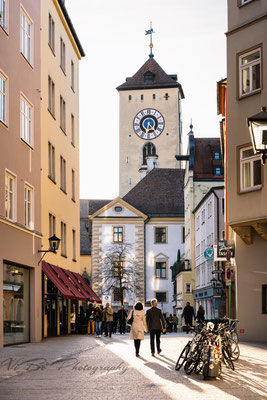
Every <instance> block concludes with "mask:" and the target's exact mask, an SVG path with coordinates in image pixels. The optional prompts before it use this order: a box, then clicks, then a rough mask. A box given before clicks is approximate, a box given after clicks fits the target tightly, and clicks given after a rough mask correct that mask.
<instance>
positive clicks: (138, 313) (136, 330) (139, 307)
mask: <svg viewBox="0 0 267 400" xmlns="http://www.w3.org/2000/svg"><path fill="white" fill-rule="evenodd" d="M132 315H133V323H132V325H131V330H130V339H132V340H134V347H135V355H136V357H139V350H140V345H141V340H144V332H146V333H147V332H148V329H147V323H146V316H145V312H144V307H143V304H142V303H141V302H140V301H137V302H136V303H135V305H134V309H133V310H132V312H131V313H130V314H129V316H128V318H127V320H129V319H130V318H131V316H132Z"/></svg>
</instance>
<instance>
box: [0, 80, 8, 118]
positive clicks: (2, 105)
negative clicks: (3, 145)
mask: <svg viewBox="0 0 267 400" xmlns="http://www.w3.org/2000/svg"><path fill="white" fill-rule="evenodd" d="M6 81H7V79H6V77H5V76H4V75H3V74H1V72H0V121H2V122H4V123H6V88H7V85H6Z"/></svg>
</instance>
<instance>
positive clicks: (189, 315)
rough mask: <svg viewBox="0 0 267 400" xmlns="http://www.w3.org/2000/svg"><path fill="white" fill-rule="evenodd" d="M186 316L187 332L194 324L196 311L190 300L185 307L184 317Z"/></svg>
mask: <svg viewBox="0 0 267 400" xmlns="http://www.w3.org/2000/svg"><path fill="white" fill-rule="evenodd" d="M183 318H184V322H185V326H186V333H187V334H188V333H189V328H190V326H192V325H193V318H195V311H194V309H193V307H192V306H191V305H190V302H189V301H188V302H187V303H186V306H185V307H184V310H183V314H182V319H183Z"/></svg>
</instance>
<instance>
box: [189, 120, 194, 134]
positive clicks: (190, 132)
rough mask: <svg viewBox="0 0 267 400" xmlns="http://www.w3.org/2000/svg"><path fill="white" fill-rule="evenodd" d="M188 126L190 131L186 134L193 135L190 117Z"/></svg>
mask: <svg viewBox="0 0 267 400" xmlns="http://www.w3.org/2000/svg"><path fill="white" fill-rule="evenodd" d="M189 128H190V131H189V132H188V135H194V132H193V124H192V118H191V121H190V125H189Z"/></svg>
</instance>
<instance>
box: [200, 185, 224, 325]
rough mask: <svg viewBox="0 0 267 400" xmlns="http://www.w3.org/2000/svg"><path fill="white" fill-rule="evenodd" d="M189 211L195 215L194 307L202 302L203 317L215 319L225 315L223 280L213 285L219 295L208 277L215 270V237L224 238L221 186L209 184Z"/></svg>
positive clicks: (210, 277) (212, 275)
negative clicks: (195, 205) (192, 209)
mask: <svg viewBox="0 0 267 400" xmlns="http://www.w3.org/2000/svg"><path fill="white" fill-rule="evenodd" d="M193 213H194V215H195V232H194V236H195V263H194V264H195V282H196V286H195V290H194V300H195V308H196V310H198V308H199V306H200V305H202V306H203V308H204V310H205V318H206V319H215V318H219V317H221V316H224V315H225V308H224V309H223V304H222V302H223V301H224V302H225V292H223V290H222V285H223V283H222V282H219V281H218V282H217V285H216V287H217V288H218V287H219V286H220V295H219V294H218V293H217V292H216V290H217V289H216V288H215V287H214V284H213V281H212V279H215V274H214V273H213V271H215V270H216V266H215V263H214V249H213V247H214V246H216V245H217V242H218V240H223V239H224V186H219V187H213V188H211V189H210V190H209V191H208V193H207V194H206V195H205V196H204V197H203V199H202V200H201V201H200V202H199V204H198V205H197V207H196V208H195V210H194V211H193ZM205 251H206V252H205ZM220 278H221V276H220ZM214 283H216V282H215V281H214Z"/></svg>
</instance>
